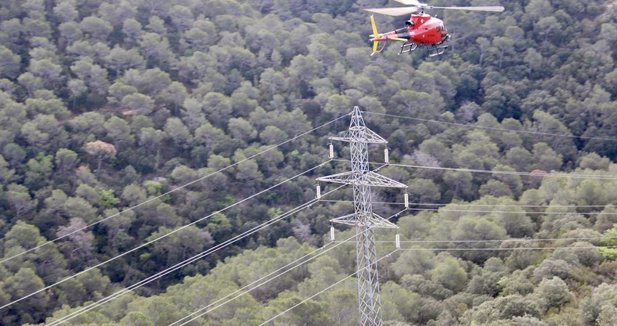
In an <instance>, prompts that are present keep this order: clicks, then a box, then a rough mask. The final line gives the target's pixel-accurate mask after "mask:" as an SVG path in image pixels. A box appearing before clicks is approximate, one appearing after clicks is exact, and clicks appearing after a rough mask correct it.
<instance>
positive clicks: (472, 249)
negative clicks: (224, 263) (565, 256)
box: [259, 246, 617, 326]
mask: <svg viewBox="0 0 617 326" xmlns="http://www.w3.org/2000/svg"><path fill="white" fill-rule="evenodd" d="M598 248H606V249H615V248H617V246H610V247H609V246H607V247H545V248H409V249H395V250H394V251H392V252H390V253H389V254H387V255H385V256H383V257H382V258H380V259H379V260H377V261H380V260H382V259H384V258H386V257H389V256H391V255H392V254H394V253H395V252H397V251H422V250H432V251H436V250H437V251H464V250H470V251H487V250H490V251H495V250H553V249H598ZM355 274H357V272H355V273H352V274H350V275H348V276H346V277H345V278H343V279H341V280H339V281H337V282H335V283H333V284H331V285H329V286H328V287H326V288H324V289H322V290H321V291H319V292H317V293H315V294H313V295H311V296H309V297H307V298H305V299H303V300H302V301H300V302H298V303H297V304H295V305H293V306H292V307H290V308H288V309H286V310H285V311H283V312H281V313H279V314H277V315H275V316H274V317H271V318H270V319H268V320H266V321H265V322H263V323H261V324H259V326H264V325H266V324H267V323H269V322H271V321H273V320H274V319H276V318H278V317H280V316H282V315H284V314H285V313H287V312H289V311H291V310H293V309H294V308H296V307H298V306H300V305H302V304H303V303H305V302H307V301H309V300H311V299H313V298H315V297H316V296H318V295H320V294H322V293H324V292H326V291H328V290H330V289H332V288H333V287H335V286H337V285H339V284H341V283H342V282H344V281H345V280H347V279H349V278H351V277H353V276H354V275H355Z"/></svg>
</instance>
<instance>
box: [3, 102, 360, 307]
mask: <svg viewBox="0 0 617 326" xmlns="http://www.w3.org/2000/svg"><path fill="white" fill-rule="evenodd" d="M348 115H349V114H345V115H342V116H340V117H338V118H336V119H334V120H331V121H329V122H326V123H324V124H322V125H319V126H317V127H315V128H313V129H311V130H308V131H305V132H303V133H300V134H298V135H296V136H294V137H292V138H289V139H287V140H285V141H283V142H281V143H279V144H277V145H272V146H270V147H268V148H266V149H264V150H262V151H260V152H258V153H256V154H253V155H250V156H248V157H246V158H244V159H242V160H240V161H237V162H235V163H233V164H230V165H228V166H226V167H224V168H221V169H218V170H217V171H215V172H211V173H208V174H206V175H204V176H201V177H199V178H197V179H195V180H192V181H189V182H187V183H185V184H183V185H180V186H178V187H175V188H173V189H171V190H169V191H167V192H165V193H163V194H161V195H158V196H155V197H151V198H149V199H147V200H145V201H143V202H141V203H139V204H136V205H133V206H131V207H128V208H126V209H123V210H122V211H119V212H118V213H115V214H112V215H109V216H107V217H105V218H103V219H101V220H99V221H96V222H93V223H90V224H88V225H86V226H84V227H81V228H79V229H76V230H73V231H71V232H69V233H67V234H64V235H62V236H60V237H57V238H55V239H53V240H49V241H47V242H44V243H42V244H40V245H37V246H35V247H32V248H30V249H27V250H25V251H22V252H20V253H18V254H15V255H12V256H10V257H4V258H2V259H0V264H3V263H5V262H7V261H10V260H13V259H15V258H17V257H20V256H22V255H25V254H27V253H30V252H32V251H35V250H37V249H40V248H42V247H44V246H47V245H49V244H51V243H55V242H58V241H60V240H62V239H64V238H66V237H69V236H71V235H73V234H75V233H77V232H80V231H83V230H86V229H88V228H91V227H93V226H95V225H97V224H99V223H102V222H104V221H107V220H109V219H111V218H114V217H116V216H119V215H121V214H123V213H126V212H128V211H132V210H134V209H136V208H139V207H141V206H143V205H146V204H148V203H151V202H153V201H155V200H158V199H161V198H163V197H165V196H167V195H169V194H172V193H174V192H176V191H178V190H181V189H184V188H186V187H188V186H190V185H193V184H195V183H197V182H199V181H202V180H205V179H207V178H209V177H211V176H213V175H215V174H217V173H220V172H223V171H225V170H228V169H230V168H232V167H234V166H237V165H239V164H241V163H243V162H246V161H249V160H252V159H254V158H255V157H257V156H260V155H262V154H265V153H267V152H269V151H271V150H273V149H275V148H278V147H281V146H283V145H285V144H287V143H290V142H292V141H295V140H296V139H298V138H300V137H304V136H306V135H308V134H310V133H312V132H313V131H316V130H318V129H321V128H323V127H325V126H328V125H330V124H332V123H334V122H336V121H338V120H340V119H342V118H344V117H346V116H348ZM0 309H2V308H0Z"/></svg>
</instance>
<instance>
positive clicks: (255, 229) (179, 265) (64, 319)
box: [49, 186, 342, 326]
mask: <svg viewBox="0 0 617 326" xmlns="http://www.w3.org/2000/svg"><path fill="white" fill-rule="evenodd" d="M340 188H342V186H340V187H337V188H335V189H332V190H330V191H328V192H327V193H325V194H324V195H327V194H330V193H332V192H335V191H337V190H338V189H340ZM317 201H318V200H317V199H312V200H310V201H308V202H306V203H304V204H302V205H300V206H297V207H295V208H293V209H291V210H289V211H287V212H286V213H284V214H281V215H279V216H278V217H276V218H274V219H272V220H269V221H266V222H264V223H262V224H260V225H258V226H255V227H253V228H252V229H250V230H247V231H245V232H243V233H242V234H240V235H237V236H235V237H233V238H231V239H228V240H226V241H224V242H222V243H220V244H218V245H216V246H214V247H212V248H209V249H207V250H205V251H203V252H201V253H199V254H197V255H195V256H193V257H191V258H189V259H186V260H184V261H182V262H180V263H177V264H176V265H174V266H172V267H168V268H167V269H165V270H163V271H161V272H158V273H156V274H154V275H152V276H149V277H148V278H146V279H144V280H141V281H139V282H138V283H135V284H133V285H131V286H129V287H126V288H124V289H122V290H120V291H117V292H115V293H113V294H111V295H109V296H107V297H105V298H102V299H100V300H98V301H96V302H94V303H91V304H89V305H88V306H86V307H83V308H81V309H79V310H77V311H74V312H72V313H70V314H69V315H66V316H64V317H62V318H61V319H59V320H56V321H54V322H52V323H50V324H49V326H56V325H60V324H62V323H64V322H67V321H69V320H71V319H73V318H75V317H77V316H79V315H81V314H83V313H86V312H88V311H90V310H92V309H95V308H97V307H98V306H101V305H103V304H105V303H107V302H109V301H112V300H114V299H116V298H118V297H120V296H122V295H124V294H126V293H128V292H131V291H132V290H134V289H137V288H140V287H142V286H143V285H145V284H148V283H150V282H152V281H154V280H156V279H159V278H161V277H163V276H165V275H167V274H169V273H172V272H174V271H176V270H178V269H180V268H183V267H185V266H187V265H189V264H191V263H193V262H195V261H197V260H199V259H201V258H203V257H206V256H208V255H210V254H211V253H214V252H216V251H218V250H220V249H222V248H224V247H226V246H228V245H230V244H232V243H235V242H237V241H239V240H241V239H243V238H246V237H248V236H250V235H252V234H254V233H256V232H258V231H260V230H262V229H264V228H266V227H268V226H270V225H272V224H274V223H276V222H278V221H280V220H282V219H284V218H286V217H288V216H290V215H292V214H295V213H297V212H299V211H301V210H303V209H306V208H308V207H310V206H312V205H313V204H315V203H316V202H317Z"/></svg>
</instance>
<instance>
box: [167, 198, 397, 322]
mask: <svg viewBox="0 0 617 326" xmlns="http://www.w3.org/2000/svg"><path fill="white" fill-rule="evenodd" d="M404 211H405V210H402V211H400V212H398V213H396V214H394V215H392V216H390V217H388V218H387V219H388V220H389V219H392V218H394V217H395V216H398V215H400V214H401V213H403V212H404ZM357 236H358V235H357V234H356V235H353V236H351V237H349V238H347V239H345V240H343V241H334V242H330V243H337V244H336V245H334V246H331V247H329V248H328V249H326V250H324V251H323V252H321V253H319V255H316V256H314V257H311V258H310V259H308V260H306V261H304V262H302V263H300V264H297V265H296V266H294V267H292V268H290V269H288V270H286V271H285V272H282V273H278V274H276V273H277V272H279V271H281V270H284V269H285V268H287V267H289V266H291V265H292V264H294V263H296V262H298V261H300V260H302V259H304V258H305V257H307V256H310V255H312V254H313V253H315V252H318V251H319V250H322V249H323V248H325V246H324V247H322V248H319V249H316V250H314V251H313V252H311V253H309V254H307V255H305V256H303V257H301V258H298V259H296V260H294V261H293V262H291V263H289V264H287V265H285V266H283V267H281V268H279V269H277V270H276V271H274V272H272V273H270V274H268V275H266V276H263V277H261V278H259V279H258V280H255V281H253V282H251V283H250V284H247V285H245V286H243V287H242V288H240V289H238V290H236V291H234V292H232V293H230V294H228V295H226V296H225V297H223V298H220V299H218V300H216V301H214V302H212V303H210V304H209V305H207V306H205V307H202V308H200V309H199V310H197V311H195V312H193V313H191V314H189V315H188V316H185V317H183V318H182V319H179V320H177V321H175V322H174V323H173V324H170V325H169V326H174V325H176V324H178V323H179V322H181V321H182V320H185V319H187V318H189V317H191V316H193V315H196V314H198V315H196V316H194V317H193V318H191V319H189V320H186V321H184V322H182V324H180V325H179V326H184V325H186V324H188V323H190V322H191V321H193V320H195V319H197V318H200V317H202V316H203V315H205V314H207V313H210V312H212V311H214V310H216V309H218V308H220V307H222V306H224V305H226V304H228V303H229V302H231V301H233V300H235V299H237V298H239V297H241V296H243V295H245V294H247V293H249V292H251V291H253V290H255V289H256V288H259V287H261V286H262V285H264V284H266V283H269V282H271V281H273V280H274V279H276V278H279V277H281V276H282V275H284V274H286V273H288V272H290V271H291V270H293V269H295V268H297V267H299V266H301V265H303V264H306V263H307V262H309V261H311V260H314V259H316V258H317V257H320V256H322V255H324V254H325V253H327V252H328V251H330V250H333V249H334V248H336V247H338V246H340V245H342V244H344V243H345V242H348V241H350V240H351V239H353V238H355V237H357ZM330 243H329V244H330ZM274 274H276V275H275V276H274V277H272V278H270V279H267V280H266V281H264V282H261V281H262V280H264V279H266V278H268V277H270V276H272V275H274ZM258 282H261V283H259V284H257V285H255V284H256V283H258ZM248 287H250V289H248V290H246V289H247V288H248ZM240 292H242V293H240ZM238 293H239V294H238ZM236 294H237V295H236ZM232 295H235V296H234V297H233V298H231V299H228V300H226V301H225V302H223V303H220V304H217V303H219V302H220V301H222V300H224V299H226V298H228V297H230V296H232ZM215 304H217V305H216V306H214V307H213V308H212V309H208V308H210V307H212V306H213V305H215ZM206 309H207V310H206ZM204 310H206V311H204ZM202 311H203V312H202Z"/></svg>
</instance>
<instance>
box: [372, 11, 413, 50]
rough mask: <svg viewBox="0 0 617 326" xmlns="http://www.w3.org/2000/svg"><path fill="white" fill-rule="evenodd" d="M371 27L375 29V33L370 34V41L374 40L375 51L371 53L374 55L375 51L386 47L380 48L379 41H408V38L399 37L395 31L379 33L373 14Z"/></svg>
mask: <svg viewBox="0 0 617 326" xmlns="http://www.w3.org/2000/svg"><path fill="white" fill-rule="evenodd" d="M371 28H372V29H373V34H371V35H370V39H369V41H371V42H373V53H371V55H374V54H375V53H379V52H381V51H382V50H383V49H384V47H385V45H384V46H383V47H382V48H381V49H379V42H387V41H400V42H407V39H405V38H401V37H397V34H396V33H395V32H389V33H385V34H379V31H378V30H377V24H376V23H375V17H374V16H373V15H371Z"/></svg>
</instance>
